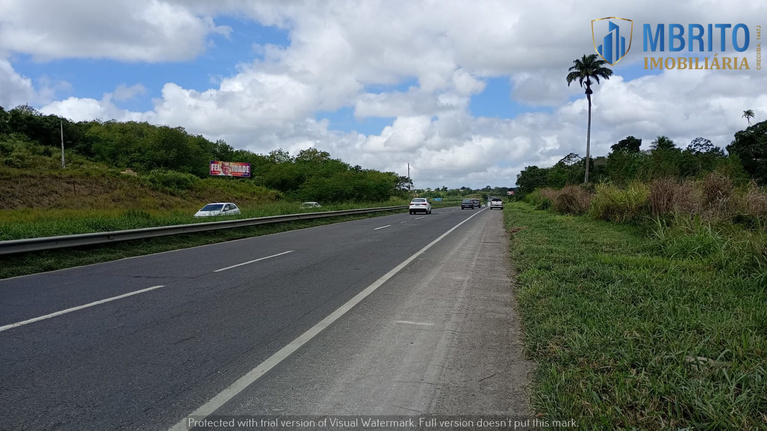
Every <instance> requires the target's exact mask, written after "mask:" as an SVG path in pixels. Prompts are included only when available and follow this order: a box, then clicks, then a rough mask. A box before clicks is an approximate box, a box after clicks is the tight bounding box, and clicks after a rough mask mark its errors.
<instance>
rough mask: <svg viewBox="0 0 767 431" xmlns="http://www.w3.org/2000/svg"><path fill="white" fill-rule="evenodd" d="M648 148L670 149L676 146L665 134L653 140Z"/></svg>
mask: <svg viewBox="0 0 767 431" xmlns="http://www.w3.org/2000/svg"><path fill="white" fill-rule="evenodd" d="M650 148H652V149H653V150H671V149H674V148H676V146H675V145H674V141H672V140H671V139H669V138H668V137H667V136H658V137H657V138H655V140H654V141H652V144H650Z"/></svg>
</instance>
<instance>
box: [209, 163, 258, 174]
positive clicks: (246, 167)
mask: <svg viewBox="0 0 767 431" xmlns="http://www.w3.org/2000/svg"><path fill="white" fill-rule="evenodd" d="M210 174H211V175H215V176H217V177H249V176H250V163H243V162H222V161H219V160H211V161H210Z"/></svg>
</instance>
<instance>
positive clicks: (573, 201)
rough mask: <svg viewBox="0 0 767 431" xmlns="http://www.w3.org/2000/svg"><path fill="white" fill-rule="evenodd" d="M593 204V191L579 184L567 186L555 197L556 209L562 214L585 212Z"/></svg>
mask: <svg viewBox="0 0 767 431" xmlns="http://www.w3.org/2000/svg"><path fill="white" fill-rule="evenodd" d="M590 206H591V193H589V192H588V191H587V190H584V189H583V188H582V187H579V186H566V187H564V188H562V190H560V191H559V193H558V194H557V195H556V197H555V198H554V209H555V210H556V211H557V212H559V213H562V214H574V215H579V214H585V213H586V212H588V210H589V207H590Z"/></svg>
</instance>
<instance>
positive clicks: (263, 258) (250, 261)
mask: <svg viewBox="0 0 767 431" xmlns="http://www.w3.org/2000/svg"><path fill="white" fill-rule="evenodd" d="M288 253H293V250H288V251H283V252H282V253H277V254H273V255H271V256H266V257H261V258H258V259H255V260H249V261H247V262H243V263H238V264H237V265H232V266H227V267H226V268H221V269H217V270H215V271H213V272H221V271H226V270H228V269H232V268H237V267H238V266H243V265H250V264H251V263H256V262H260V261H262V260H266V259H271V258H273V257H277V256H282V255H283V254H288Z"/></svg>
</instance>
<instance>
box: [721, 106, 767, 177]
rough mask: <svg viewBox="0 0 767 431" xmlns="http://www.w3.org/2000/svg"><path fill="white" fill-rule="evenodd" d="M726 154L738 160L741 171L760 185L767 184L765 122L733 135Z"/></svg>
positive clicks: (766, 136)
mask: <svg viewBox="0 0 767 431" xmlns="http://www.w3.org/2000/svg"><path fill="white" fill-rule="evenodd" d="M727 152H728V153H730V155H735V156H737V157H738V158H739V159H740V163H741V164H742V165H743V169H745V170H746V172H748V174H749V175H751V177H752V178H754V179H755V180H757V181H758V182H759V183H761V184H767V121H762V122H760V123H756V124H754V125H753V126H751V127H749V128H748V129H746V130H741V131H740V132H737V133H735V140H733V141H732V143H731V144H730V145H728V146H727Z"/></svg>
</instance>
